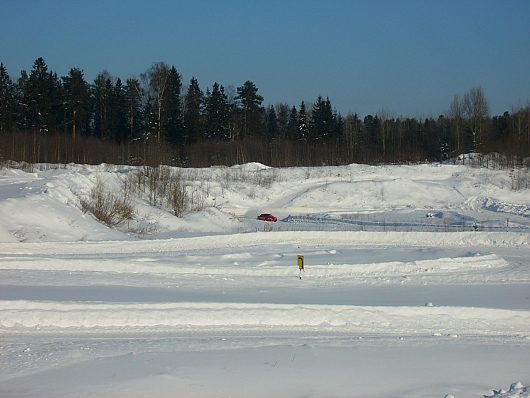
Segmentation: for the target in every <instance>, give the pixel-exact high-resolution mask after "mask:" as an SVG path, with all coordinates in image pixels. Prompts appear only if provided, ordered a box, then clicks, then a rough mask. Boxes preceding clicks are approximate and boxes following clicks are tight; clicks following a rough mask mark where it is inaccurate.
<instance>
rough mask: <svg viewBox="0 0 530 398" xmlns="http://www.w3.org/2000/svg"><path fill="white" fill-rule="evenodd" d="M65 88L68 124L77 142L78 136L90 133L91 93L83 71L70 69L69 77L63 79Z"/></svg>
mask: <svg viewBox="0 0 530 398" xmlns="http://www.w3.org/2000/svg"><path fill="white" fill-rule="evenodd" d="M63 88H64V103H65V107H66V109H65V110H66V124H68V125H69V126H70V128H71V133H72V138H73V139H74V140H75V138H76V135H77V134H87V133H88V131H89V116H90V115H89V110H90V93H89V87H88V83H87V82H86V81H85V79H84V77H83V71H81V70H80V69H77V68H72V69H70V72H69V73H68V76H65V77H63Z"/></svg>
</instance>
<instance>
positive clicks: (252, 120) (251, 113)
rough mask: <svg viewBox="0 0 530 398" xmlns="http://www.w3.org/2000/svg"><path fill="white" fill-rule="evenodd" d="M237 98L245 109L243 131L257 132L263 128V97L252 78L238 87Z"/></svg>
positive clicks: (246, 132) (247, 132)
mask: <svg viewBox="0 0 530 398" xmlns="http://www.w3.org/2000/svg"><path fill="white" fill-rule="evenodd" d="M236 99H237V100H239V101H240V102H241V108H242V110H243V132H244V134H245V135H248V134H250V133H254V134H257V133H259V132H260V130H262V128H261V127H262V119H261V116H262V112H261V103H262V102H263V97H262V96H261V95H259V94H258V88H257V87H256V85H255V84H254V83H252V82H251V81H250V80H247V81H246V82H245V83H243V85H242V86H241V87H238V88H237V96H236Z"/></svg>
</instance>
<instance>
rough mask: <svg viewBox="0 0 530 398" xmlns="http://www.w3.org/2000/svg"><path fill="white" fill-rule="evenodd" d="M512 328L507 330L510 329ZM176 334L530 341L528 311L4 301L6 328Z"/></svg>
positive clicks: (1, 311) (1, 324) (1, 320)
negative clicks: (247, 332) (226, 332)
mask: <svg viewBox="0 0 530 398" xmlns="http://www.w3.org/2000/svg"><path fill="white" fill-rule="evenodd" d="M507 325H509V327H507ZM168 328H171V330H173V331H177V330H189V328H196V329H198V331H200V330H209V331H211V330H212V329H219V330H230V331H231V332H232V333H233V332H236V331H237V330H241V329H243V330H248V329H257V330H260V329H263V328H265V329H266V330H267V332H271V331H277V332H281V331H294V330H305V331H307V332H311V333H319V335H320V336H323V335H325V334H327V333H331V332H332V333H354V334H369V335H372V334H374V333H376V334H378V335H383V336H388V335H394V336H442V335H451V336H455V337H456V336H481V337H515V338H517V337H519V338H526V339H530V333H529V331H530V312H528V311H513V310H499V309H482V308H465V307H458V308H452V307H431V306H425V307H356V306H347V305H308V304H302V305H300V304H297V305H289V304H245V303H175V304H173V303H164V304H97V303H85V304H64V303H56V302H31V301H0V330H2V331H4V332H8V331H9V330H13V331H16V332H17V333H20V332H23V331H28V330H29V331H35V330H39V331H42V332H46V331H48V332H49V331H55V332H57V331H58V330H69V331H73V330H77V331H97V332H101V331H102V330H104V331H109V330H114V331H116V330H123V329H126V330H127V331H128V332H133V331H144V332H145V331H148V332H156V330H157V329H160V330H167V329H168Z"/></svg>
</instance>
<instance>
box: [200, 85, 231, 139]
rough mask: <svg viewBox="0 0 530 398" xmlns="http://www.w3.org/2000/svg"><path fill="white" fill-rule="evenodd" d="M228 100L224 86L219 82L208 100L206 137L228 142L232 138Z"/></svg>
mask: <svg viewBox="0 0 530 398" xmlns="http://www.w3.org/2000/svg"><path fill="white" fill-rule="evenodd" d="M228 110H229V108H228V98H227V97H226V95H225V93H224V88H223V86H219V84H218V83H217V82H215V83H214V85H213V87H212V92H211V94H210V95H209V96H208V98H207V99H206V129H205V133H206V137H207V138H216V139H221V140H227V139H229V138H230V134H229V129H228V118H229V113H228Z"/></svg>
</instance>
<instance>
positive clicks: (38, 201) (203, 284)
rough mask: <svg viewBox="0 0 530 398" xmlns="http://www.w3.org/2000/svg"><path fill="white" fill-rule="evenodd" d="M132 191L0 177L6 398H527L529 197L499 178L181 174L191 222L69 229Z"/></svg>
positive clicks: (93, 173) (395, 171)
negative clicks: (93, 195)
mask: <svg viewBox="0 0 530 398" xmlns="http://www.w3.org/2000/svg"><path fill="white" fill-rule="evenodd" d="M133 172H134V169H132V168H127V167H113V166H98V167H86V166H77V165H69V166H67V167H64V168H61V169H52V168H50V167H49V166H48V165H40V166H39V167H38V168H36V169H35V170H34V171H33V172H31V173H27V172H22V171H20V170H14V169H4V170H0V220H1V221H0V272H1V275H2V277H1V279H0V369H1V370H0V396H1V397H14V398H16V397H71V396H79V397H146V396H153V397H175V396H186V397H271V396H276V397H358V396H363V397H388V396H392V397H444V396H446V395H447V396H450V395H453V396H454V397H481V396H482V395H488V396H495V397H527V396H528V391H527V387H526V386H528V384H529V383H530V378H529V375H530V289H529V287H530V264H529V260H528V259H529V258H530V234H529V233H528V228H529V226H530V212H529V206H530V195H529V194H528V191H512V190H511V182H510V176H509V174H508V173H506V172H503V171H492V170H483V169H472V168H467V167H462V166H441V167H435V166H427V165H424V166H415V167H368V166H359V165H351V166H344V167H329V168H315V169H305V168H292V169H270V168H267V167H265V166H263V165H258V164H248V165H243V166H238V167H234V168H210V169H200V170H194V169H191V170H185V171H183V174H184V177H185V178H184V179H185V181H187V184H189V185H188V188H187V189H188V191H189V194H190V195H193V196H194V199H195V202H197V198H200V202H201V208H203V210H202V211H198V212H190V213H188V214H187V215H186V216H185V217H184V218H183V219H177V218H175V217H174V216H172V215H171V214H170V212H168V211H166V210H165V209H164V208H163V207H161V206H150V205H149V204H148V203H147V201H145V200H140V199H138V200H137V201H136V202H135V206H136V216H135V219H134V220H131V221H130V223H129V225H128V226H127V225H121V226H119V227H118V228H115V229H109V228H107V227H105V226H103V225H101V224H99V223H97V222H96V221H95V220H94V219H93V218H92V217H91V216H89V215H88V214H84V213H82V212H81V211H80V209H79V200H80V198H82V197H83V195H86V194H87V192H88V191H89V189H90V187H91V186H92V184H93V183H94V181H95V180H96V178H98V179H104V180H105V182H106V183H107V184H108V186H109V187H111V188H112V189H114V190H115V191H116V192H119V189H120V184H121V183H120V180H123V179H124V177H125V176H127V175H129V174H130V173H133ZM261 212H271V213H274V214H275V215H278V216H279V218H280V219H281V220H282V221H279V222H278V223H276V224H270V223H262V222H258V221H256V220H255V216H256V215H257V214H259V213H261ZM427 215H428V216H427ZM476 226H478V227H476ZM475 229H476V230H475ZM139 231H140V232H139ZM297 255H304V256H305V271H304V272H302V273H301V279H299V271H298V268H297V266H296V256H297ZM516 382H520V383H518V384H516ZM512 384H513V385H512ZM503 389H504V390H503Z"/></svg>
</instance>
